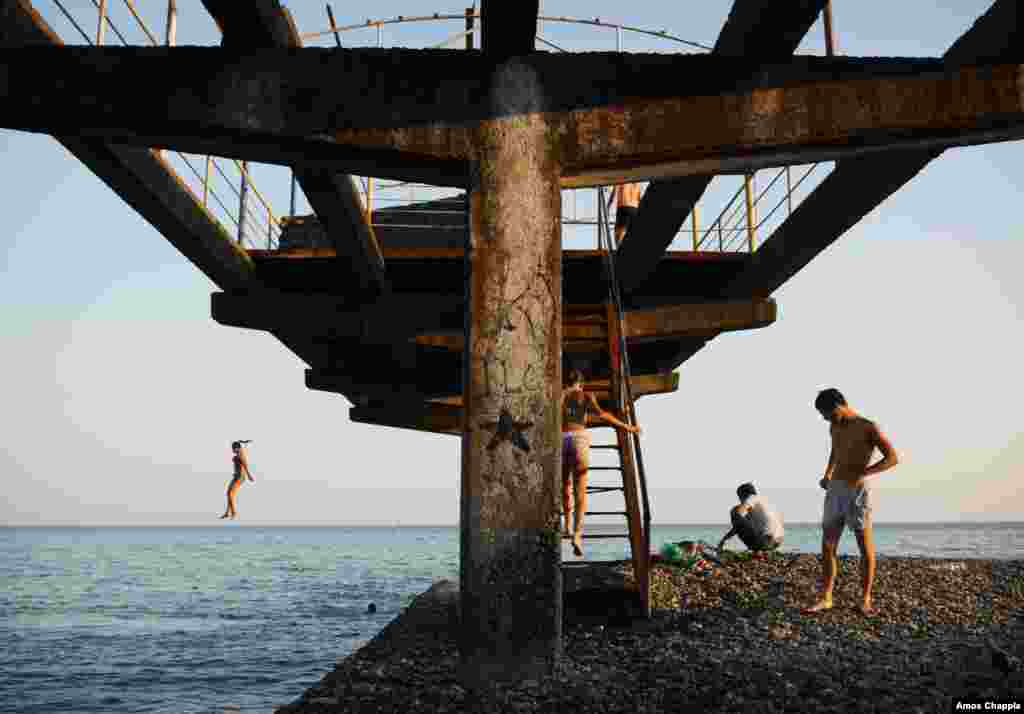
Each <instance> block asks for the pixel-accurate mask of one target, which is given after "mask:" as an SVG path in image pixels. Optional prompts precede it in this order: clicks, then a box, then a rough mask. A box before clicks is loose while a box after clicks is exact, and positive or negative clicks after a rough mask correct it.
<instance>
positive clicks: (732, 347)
mask: <svg viewBox="0 0 1024 714" xmlns="http://www.w3.org/2000/svg"><path fill="white" fill-rule="evenodd" d="M989 4H990V3H989V2H988V1H987V0H957V1H947V2H941V3H936V2H935V0H904V1H903V2H901V3H892V2H885V3H883V2H881V1H879V0H865V1H863V2H856V3H855V2H851V1H849V0H847V1H846V2H844V1H843V0H837V1H836V2H835V3H834V6H835V7H834V17H835V25H836V32H837V45H838V51H839V52H840V53H843V54H852V55H872V56H939V55H941V54H942V53H943V52H944V51H945V49H946V48H947V47H948V46H949V45H950V44H951V43H952V42H953V41H954V40H955V39H956V38H957V37H959V35H960V34H962V33H963V32H964V31H965V30H966V29H967V28H968V27H970V25H971V23H972V22H973V21H974V19H975V18H976V17H977V16H978V15H980V14H981V13H983V12H984V11H985V10H986V9H987V8H988V6H989ZM86 5H88V6H89V7H91V4H88V3H72V4H71V7H75V8H77V10H76V13H77V15H78V17H79V18H80V19H81V20H82V21H83V22H86V21H89V22H92V23H95V19H94V18H95V15H94V14H89V13H88V12H87V11H86V8H85V6H86ZM139 5H140V7H141V8H142V12H143V14H144V16H145V17H146V19H147V21H148V22H149V23H150V24H151V26H152V27H154V28H160V27H162V15H163V12H164V9H163V8H165V7H166V4H165V3H164V2H163V1H162V0H161V1H159V2H155V1H154V0H141V2H140V3H139ZM36 6H37V7H38V8H39V9H40V10H41V11H42V12H43V14H44V16H45V17H46V18H47V19H48V20H49V21H50V22H51V23H52V25H53V27H54V28H55V29H56V30H57V31H58V32H59V33H60V34H61V35H62V37H64V39H65V40H66V41H68V42H75V43H78V42H79V41H80V37H79V36H77V34H76V33H75V31H74V30H73V29H72V28H71V27H70V26H69V25H68V24H67V23H66V22H64V21H63V20H62V19H61V16H60V14H59V12H58V10H57V9H56V7H55V5H53V3H52V2H49V0H38V1H37V2H36ZM112 6H113V7H114V8H115V12H116V13H119V14H116V15H115V18H118V19H119V20H118V21H119V25H120V26H121V27H122V30H128V29H129V23H128V20H127V19H125V17H126V13H125V11H124V9H123V7H121V6H120V4H119V3H117V4H112ZM290 7H291V9H292V11H293V13H294V14H295V15H296V17H297V21H298V24H299V27H300V29H301V30H302V31H311V30H316V29H324V28H326V24H327V23H326V18H325V17H324V16H323V15H324V12H323V11H324V8H323V4H322V3H319V2H315V3H314V2H305V1H303V2H293V3H291V4H290ZM729 7H730V3H729V2H726V1H725V0H714V1H712V2H705V3H674V4H668V5H666V4H665V3H661V2H647V1H645V2H636V3H631V4H629V5H623V4H622V3H614V4H613V3H611V2H607V1H605V0H600V1H597V2H589V3H585V4H583V3H570V2H565V1H560V2H556V1H555V0H551V1H549V2H546V3H544V5H543V11H544V12H545V13H547V14H551V15H565V16H574V17H580V16H581V15H580V13H581V12H583V10H582V8H585V9H586V15H585V16H586V17H590V18H593V17H598V16H599V17H601V18H602V19H603V20H606V21H612V22H614V21H618V22H623V23H625V24H630V25H636V26H641V27H647V28H653V29H665V30H668V31H669V32H670V33H674V34H676V35H679V36H681V37H684V38H686V39H691V40H695V41H697V42H701V43H704V44H707V45H713V44H714V40H715V38H716V36H717V34H718V30H719V28H720V26H721V24H722V22H724V20H725V17H726V15H727V13H728V9H729ZM179 9H180V13H181V20H180V23H181V24H180V26H179V30H178V41H179V44H189V43H191V44H208V43H211V42H213V41H214V33H215V29H214V27H213V23H212V21H211V20H210V19H209V17H208V16H207V15H206V13H205V11H204V10H203V9H202V6H201V5H200V3H199V1H198V0H179ZM691 9H692V14H691V12H690V10H691ZM334 10H335V16H336V18H337V20H338V22H339V24H352V23H356V22H362V21H365V20H366V19H367V17H368V16H367V14H366V11H365V10H360V12H361V13H362V14H359V15H356V16H353V15H350V14H347V13H349V12H350V10H349V6H346V4H343V3H336V4H335V7H334ZM372 10H373V13H374V14H373V15H372V17H373V18H374V19H377V18H381V17H394V16H397V15H407V16H408V15H414V14H433V13H434V12H442V13H456V12H461V11H462V6H461V5H460V4H449V5H438V4H434V3H427V2H419V1H413V0H405V1H404V2H396V1H392V0H379V1H378V2H376V3H374V4H373V6H372ZM92 28H93V31H94V28H95V25H94V24H93V25H92ZM458 29H459V28H458V26H457V25H454V26H453V25H447V26H445V27H444V28H443V29H441V28H440V27H435V28H432V29H429V30H424V32H426V34H425V35H423V37H424V38H425V39H423V40H421V41H420V44H421V45H422V44H424V43H428V42H438V41H440V39H443V38H444V37H445V36H446V35H447V34H450V33H453V32H456V31H457V30H458ZM415 32H416V31H414V30H408V31H406V32H405V33H404V34H402V33H400V32H399V31H398V30H387V31H386V33H385V36H384V44H385V45H391V44H404V43H408V44H415V42H416V38H417V37H419V36H418V35H416V34H415ZM545 33H546V34H547V36H548V37H549V38H551V39H553V40H556V41H557V42H558V43H559V44H561V43H563V42H565V43H569V44H572V43H575V44H572V46H573V47H583V46H584V45H586V44H587V43H590V44H591V45H592V46H593V47H595V48H597V47H600V48H604V49H613V48H614V33H609V32H608V31H604V34H601V33H600V32H598V31H595V30H592V29H576V28H569V30H565V29H562V30H556V29H554V28H552V29H550V30H545ZM126 34H128V33H127V32H126ZM129 37H135V38H138V37H139V36H138V34H137V31H135V33H134V34H131V35H129ZM623 39H624V44H625V49H627V50H628V49H635V50H646V49H665V45H664V44H657V45H656V44H654V41H648V40H645V39H642V38H640V37H638V36H629V35H624V38H623ZM134 41H136V42H138V41H139V40H138V39H135V40H134ZM345 41H346V44H367V43H368V44H373V43H375V42H376V35H375V33H374V32H372V31H368V32H365V33H364V34H363V37H362V39H358V40H357V39H356V38H355V37H354V36H351V37H350V39H346V40H345ZM799 52H800V53H807V54H821V53H823V41H822V34H821V27H820V23H819V24H818V25H817V26H816V27H815V28H813V29H812V30H811V32H810V33H809V35H808V37H807V39H806V40H805V42H804V44H803V46H802V47H801V48H800V50H799ZM1022 165H1024V145H1022V144H1021V143H1020V142H1016V143H1005V144H997V145H991V146H986V147H974V148H965V149H953V150H950V151H947V152H946V153H945V154H943V156H942V157H940V158H939V159H938V160H936V161H934V162H933V163H932V164H930V165H929V166H928V167H927V168H926V169H925V171H924V172H922V174H920V175H919V176H918V177H917V178H916V179H914V180H913V181H912V182H911V183H910V184H909V185H907V186H906V187H904V188H903V189H901V190H900V191H899V192H897V193H896V194H895V195H894V196H893V197H892V198H890V199H889V200H888V201H887V202H885V203H884V204H882V206H880V207H879V208H878V209H877V210H876V211H874V212H873V213H871V214H870V215H869V216H868V217H867V218H866V219H865V220H863V221H862V222H861V223H860V224H859V225H857V226H856V227H855V228H854V229H852V230H851V231H849V232H848V233H847V234H846V235H845V236H844V237H843V238H841V239H840V240H839V241H838V242H837V243H835V244H834V245H833V246H832V247H831V248H829V249H828V250H826V251H825V252H824V253H822V254H821V255H820V256H819V257H818V258H816V259H815V260H814V261H812V262H811V263H810V264H809V265H808V266H807V267H806V268H805V269H804V270H802V271H801V272H800V273H798V274H797V276H796V277H795V278H794V279H792V280H791V281H789V282H788V283H787V284H786V285H784V286H783V287H782V289H780V290H779V291H778V292H777V293H776V294H775V296H774V297H775V298H776V300H777V301H778V305H779V319H778V321H777V322H776V324H775V325H773V326H771V327H768V328H765V329H761V330H755V331H749V332H742V333H733V334H730V335H725V336H722V337H719V338H717V339H715V340H714V341H712V342H711V343H710V344H709V345H708V346H707V347H706V348H705V349H704V350H702V351H701V352H700V353H699V354H698V355H697V356H696V357H694V358H692V359H690V360H689V361H687V362H685V363H684V364H683V365H682V367H681V368H680V389H679V391H678V392H677V393H675V394H672V395H668V396H658V397H648V398H646V399H643V400H641V401H640V402H639V404H638V411H639V415H640V419H641V422H642V425H643V427H644V438H643V445H644V455H645V461H646V464H647V469H648V480H649V484H650V488H651V493H652V497H653V515H654V520H655V522H656V523H658V522H660V523H682V522H693V523H709V522H719V521H721V522H724V521H725V520H727V509H728V508H729V506H730V505H731V504H732V503H733V501H734V491H735V487H736V485H737V484H738V483H740V482H742V481H747V480H753V481H754V482H755V483H756V484H757V485H758V487H759V489H760V490H761V492H762V493H763V494H764V495H765V496H766V498H768V499H769V500H771V501H772V502H773V503H774V504H775V505H776V506H777V507H778V508H779V509H780V510H781V511H782V512H783V514H784V515H785V517H786V520H787V521H788V522H791V523H794V522H814V521H817V520H818V519H819V518H820V508H821V495H822V492H821V491H820V489H819V488H818V486H817V481H818V479H819V478H820V476H821V472H822V470H823V467H824V463H825V460H826V459H827V456H828V442H827V426H826V424H825V423H824V422H823V421H822V420H821V418H820V417H819V416H818V414H817V413H816V412H815V411H814V409H813V407H812V401H813V399H814V396H815V394H816V393H817V391H818V390H819V389H822V388H824V387H828V386H836V387H838V388H839V389H840V390H842V391H843V392H844V393H845V394H846V396H847V398H848V399H849V401H850V404H851V406H853V407H854V408H856V409H858V410H859V411H861V412H862V413H863V414H864V415H865V416H868V417H870V418H873V419H875V420H877V421H878V423H879V425H880V426H881V427H882V429H883V430H884V431H885V432H886V434H887V435H888V436H889V438H890V440H891V441H892V443H893V445H894V446H895V448H896V449H897V451H898V452H899V454H900V457H901V463H900V465H899V466H898V467H897V468H896V469H894V470H892V471H889V472H887V473H885V474H883V475H882V476H880V477H879V478H878V479H877V480H875V481H874V485H875V488H876V489H877V494H878V498H877V511H876V520H877V521H889V522H894V521H956V520H1024V494H1022V490H1021V486H1020V484H1021V476H1022V475H1024V474H1022V470H1024V469H1022V464H1024V436H1022V435H1021V417H1020V412H1019V410H1018V405H1019V404H1020V403H1021V402H1022V401H1024V400H1022V397H1024V386H1022V385H1024V381H1022V379H1021V371H1020V370H1021V368H1020V365H1021V364H1024V349H1022V339H1021V338H1022V334H1021V327H1022V319H1021V318H1022V307H1024V283H1022V281H1021V280H1020V279H1019V276H1020V270H1021V268H1020V266H1021V265H1024V219H1022V218H1021V213H1020V210H1019V206H1020V204H1021V193H1022V188H1024V185H1022V184H1024V172H1022V171H1021V168H1020V167H1021V166H1022ZM253 170H254V173H255V175H256V178H257V185H258V186H259V187H260V189H261V191H263V192H264V193H265V194H266V195H268V197H270V200H271V202H272V203H273V204H274V208H275V211H276V212H277V213H278V214H286V213H287V212H288V191H287V187H288V174H287V171H286V170H283V169H276V168H270V167H262V166H259V167H254V169H253ZM761 175H764V176H768V175H769V172H764V173H763V174H761ZM822 175H824V172H822ZM0 181H2V184H3V188H4V190H3V199H2V202H3V223H2V226H3V229H2V233H0V256H2V262H0V311H2V312H0V316H2V319H0V354H2V355H3V365H4V369H2V370H0V444H2V448H0V478H2V482H3V484H4V489H3V490H4V499H3V501H2V502H0V525H18V524H58V523H59V524H88V525H99V524H124V525H127V524H139V525H144V524H152V525H174V524H194V525H200V524H213V523H216V516H217V515H219V514H220V513H221V512H222V510H223V508H224V502H223V499H224V496H223V494H224V489H225V486H226V484H227V481H228V478H229V475H230V452H229V449H228V444H229V442H230V441H231V440H232V439H236V438H250V439H253V440H254V443H253V444H251V446H250V450H249V457H250V463H251V466H252V471H253V474H254V475H255V477H256V478H257V483H256V484H251V485H250V484H246V486H245V487H243V489H242V490H241V493H240V496H239V502H238V507H239V513H240V514H241V519H242V520H241V522H242V523H245V524H251V525H259V524H330V523H338V524H342V523H346V524H352V523H388V524H391V523H395V522H398V523H401V524H455V523H456V522H457V517H458V483H459V468H460V462H459V453H460V451H459V450H460V441H459V439H458V438H456V437H452V436H441V435H431V434H422V433H417V432H412V431H406V430H398V429H387V428H383V427H372V426H366V425H361V424H354V423H351V422H350V421H349V418H348V407H349V404H348V402H347V400H345V398H344V397H341V396H340V395H333V394H327V393H323V392H314V391H309V390H307V389H306V388H305V387H304V385H303V369H304V368H305V366H304V364H303V363H302V362H301V361H300V360H299V359H298V358H297V357H296V356H295V355H293V354H292V353H291V352H289V351H288V350H287V349H286V348H285V347H284V346H283V345H281V344H280V343H279V342H277V341H276V340H275V339H274V338H273V337H270V336H269V335H267V334H265V333H261V332H254V331H244V330H238V329H233V328H228V327H222V326H220V325H217V324H216V323H214V322H213V321H212V319H211V318H210V293H211V292H213V291H215V290H217V288H216V286H215V285H213V283H211V282H210V281H209V280H208V279H207V278H206V277H205V276H204V275H202V274H201V273H200V272H199V271H198V270H197V269H195V268H194V267H193V266H192V265H191V264H190V263H189V262H188V261H187V260H186V259H185V258H184V257H182V256H181V255H180V254H179V253H178V252H177V251H176V250H175V249H174V248H173V247H172V246H171V245H170V244H169V243H168V242H167V241H166V240H165V239H164V238H163V237H162V236H161V235H160V234H159V233H158V232H157V231H156V230H155V229H153V228H152V227H151V226H150V225H149V224H147V223H145V222H144V221H143V220H142V219H141V218H140V217H139V216H138V215H137V214H136V213H135V212H134V211H133V210H132V209H131V208H130V207H129V206H128V205H126V204H125V203H124V202H123V201H122V200H121V199H119V198H118V197H117V196H116V195H115V194H114V193H113V192H112V191H111V190H110V189H109V188H108V187H107V186H106V185H105V184H103V183H102V182H101V181H100V180H99V179H97V178H96V177H95V176H94V175H93V174H92V173H90V172H89V171H88V170H87V169H86V168H84V166H83V165H82V164H81V163H80V162H78V161H77V159H75V158H74V157H73V156H71V155H70V154H69V153H68V152H67V151H66V150H65V149H64V148H63V147H62V146H61V145H60V144H58V143H57V142H56V141H55V140H53V139H51V138H50V137H48V136H45V135H37V134H28V133H21V132H14V131H7V130H0ZM717 183H721V182H717ZM716 185H717V184H716ZM732 185H735V184H732ZM716 190H717V192H718V193H722V192H723V191H725V190H726V187H724V186H720V187H719V188H718V189H716ZM728 190H730V191H731V190H732V189H731V188H729V189H728ZM714 195H716V194H713V195H712V198H713V196H714ZM304 206H305V203H304V201H302V202H300V211H299V212H303V211H304V210H305V209H304ZM702 215H703V214H702ZM567 244H568V243H567ZM570 247H573V246H570ZM680 247H683V246H680Z"/></svg>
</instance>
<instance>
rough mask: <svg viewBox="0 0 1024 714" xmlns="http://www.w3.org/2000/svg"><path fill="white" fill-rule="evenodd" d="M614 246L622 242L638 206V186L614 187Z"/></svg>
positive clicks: (622, 185)
mask: <svg viewBox="0 0 1024 714" xmlns="http://www.w3.org/2000/svg"><path fill="white" fill-rule="evenodd" d="M615 205H616V209H615V245H618V244H619V243H621V242H622V239H623V237H625V235H626V231H628V230H629V226H630V224H631V223H632V222H633V219H634V218H636V213H637V207H638V206H639V205H640V184H638V183H620V184H619V185H618V186H616V187H615Z"/></svg>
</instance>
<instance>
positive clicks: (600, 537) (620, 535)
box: [580, 533, 629, 540]
mask: <svg viewBox="0 0 1024 714" xmlns="http://www.w3.org/2000/svg"><path fill="white" fill-rule="evenodd" d="M580 538H582V539H583V540H606V539H608V538H629V533H594V534H593V535H587V534H586V533H584V534H583V535H581V536H580Z"/></svg>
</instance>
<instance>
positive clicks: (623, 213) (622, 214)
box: [615, 206, 637, 229]
mask: <svg viewBox="0 0 1024 714" xmlns="http://www.w3.org/2000/svg"><path fill="white" fill-rule="evenodd" d="M636 214H637V207H636V206H619V207H618V208H617V209H616V210H615V227H616V228H621V227H625V228H627V229H628V228H629V226H630V224H631V223H632V222H633V219H634V218H636Z"/></svg>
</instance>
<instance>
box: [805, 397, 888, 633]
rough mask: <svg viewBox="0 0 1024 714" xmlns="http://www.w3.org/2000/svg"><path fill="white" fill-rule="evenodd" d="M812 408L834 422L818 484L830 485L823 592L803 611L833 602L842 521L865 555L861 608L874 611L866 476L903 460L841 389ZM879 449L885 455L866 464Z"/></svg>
mask: <svg viewBox="0 0 1024 714" xmlns="http://www.w3.org/2000/svg"><path fill="white" fill-rule="evenodd" d="M814 408H815V409H817V410H818V412H819V413H820V414H821V416H822V418H824V419H825V421H827V422H829V423H830V427H829V433H830V435H831V437H832V449H831V452H830V453H829V457H828V466H826V467H825V477H824V478H823V479H821V481H819V482H818V484H819V485H820V486H821V487H822V488H823V489H825V490H826V492H827V493H826V495H825V508H824V514H823V515H822V518H821V527H822V540H821V570H822V592H821V594H820V596H819V597H818V600H817V602H815V603H814V604H813V605H811V606H810V607H808V608H806V609H804V610H803V612H804V613H813V612H821V611H822V610H828V609H830V608H831V607H832V586H833V585H834V584H835V579H836V547H837V546H838V544H839V538H840V537H841V536H842V534H843V528H844V526H847V525H848V526H850V529H851V530H852V531H853V533H854V535H856V536H857V547H858V548H859V549H860V557H861V582H862V585H863V587H864V598H863V600H861V605H860V611H861V612H862V613H863V614H865V615H869V614H871V613H872V612H873V611H872V608H871V585H872V583H873V582H874V579H875V543H874V540H873V539H872V535H871V509H872V506H873V501H874V499H873V497H872V493H871V489H870V488H869V487H868V486H867V484H866V481H867V480H868V478H869V477H872V476H874V475H876V474H880V473H882V472H883V471H886V470H888V469H891V468H892V467H893V466H895V465H896V464H897V463H898V461H899V459H898V458H897V456H896V451H895V450H894V449H893V448H892V444H890V443H889V440H888V439H887V438H886V437H885V435H884V434H883V433H882V432H881V430H880V429H879V428H878V426H877V425H875V423H874V422H873V421H870V420H868V419H865V418H864V417H862V416H861V415H860V414H858V413H857V412H855V411H854V410H853V409H852V408H850V406H848V405H847V403H846V399H845V398H844V397H843V395H842V394H840V393H839V390H838V389H825V390H823V391H821V392H820V393H819V394H818V397H817V399H815V400H814ZM876 448H877V449H878V450H879V451H880V452H881V454H882V458H881V459H879V460H878V461H876V462H875V463H873V464H871V465H870V466H869V465H868V462H869V461H870V460H871V454H872V453H873V452H874V450H875V449H876Z"/></svg>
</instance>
